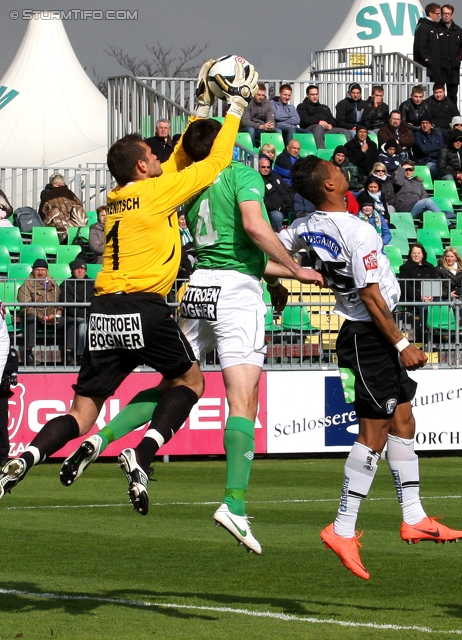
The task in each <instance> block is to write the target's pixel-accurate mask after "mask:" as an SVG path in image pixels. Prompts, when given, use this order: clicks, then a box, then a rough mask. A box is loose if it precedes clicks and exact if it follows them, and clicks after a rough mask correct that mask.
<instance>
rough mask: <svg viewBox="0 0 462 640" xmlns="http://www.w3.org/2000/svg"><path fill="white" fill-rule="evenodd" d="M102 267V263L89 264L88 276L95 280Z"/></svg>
mask: <svg viewBox="0 0 462 640" xmlns="http://www.w3.org/2000/svg"><path fill="white" fill-rule="evenodd" d="M102 268H103V265H102V264H87V276H88V277H89V278H91V279H92V280H94V279H95V278H96V276H97V275H98V273H99V272H100V271H101V269H102Z"/></svg>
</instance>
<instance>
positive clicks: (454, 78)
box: [440, 22, 462, 84]
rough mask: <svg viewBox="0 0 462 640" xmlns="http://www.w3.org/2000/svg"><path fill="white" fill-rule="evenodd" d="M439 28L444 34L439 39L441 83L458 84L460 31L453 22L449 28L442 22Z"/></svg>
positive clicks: (461, 36)
mask: <svg viewBox="0 0 462 640" xmlns="http://www.w3.org/2000/svg"><path fill="white" fill-rule="evenodd" d="M441 26H442V27H443V33H444V35H443V37H442V38H440V49H441V73H442V75H443V82H445V83H446V82H449V83H451V84H459V74H460V56H461V55H462V29H461V28H460V27H459V26H458V25H457V24H456V23H455V22H451V24H450V25H449V26H448V25H446V24H444V23H443V22H442V23H441Z"/></svg>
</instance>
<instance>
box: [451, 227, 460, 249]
mask: <svg viewBox="0 0 462 640" xmlns="http://www.w3.org/2000/svg"><path fill="white" fill-rule="evenodd" d="M449 243H450V245H451V246H452V247H459V246H462V229H451V231H450V241H449Z"/></svg>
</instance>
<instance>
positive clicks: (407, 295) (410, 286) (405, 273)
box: [398, 258, 438, 302]
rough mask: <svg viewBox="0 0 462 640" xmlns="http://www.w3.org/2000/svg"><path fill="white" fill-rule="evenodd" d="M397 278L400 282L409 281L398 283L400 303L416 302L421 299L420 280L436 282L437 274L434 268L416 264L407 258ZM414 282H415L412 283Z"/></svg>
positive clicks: (430, 265)
mask: <svg viewBox="0 0 462 640" xmlns="http://www.w3.org/2000/svg"><path fill="white" fill-rule="evenodd" d="M398 278H399V279H400V280H401V279H402V280H409V282H400V285H401V302H418V301H419V300H421V298H422V286H421V283H420V282H419V281H420V280H436V279H437V278H438V274H437V272H436V269H435V267H434V266H433V265H432V264H430V262H427V261H426V260H423V261H422V264H417V262H414V261H413V260H411V258H408V260H406V262H405V263H404V264H402V265H401V266H400V268H399V275H398ZM413 280H416V281H417V282H415V283H414V282H413Z"/></svg>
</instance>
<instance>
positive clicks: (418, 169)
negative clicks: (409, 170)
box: [414, 164, 434, 192]
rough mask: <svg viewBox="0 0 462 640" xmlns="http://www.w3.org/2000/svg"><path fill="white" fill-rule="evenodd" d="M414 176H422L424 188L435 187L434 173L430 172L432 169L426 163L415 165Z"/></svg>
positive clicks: (430, 189) (430, 188) (427, 189)
mask: <svg viewBox="0 0 462 640" xmlns="http://www.w3.org/2000/svg"><path fill="white" fill-rule="evenodd" d="M414 177H415V178H422V185H423V188H424V189H426V191H432V192H433V189H434V186H433V178H432V174H431V173H430V169H429V168H428V167H427V165H426V164H424V165H418V164H416V165H415V167H414Z"/></svg>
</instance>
